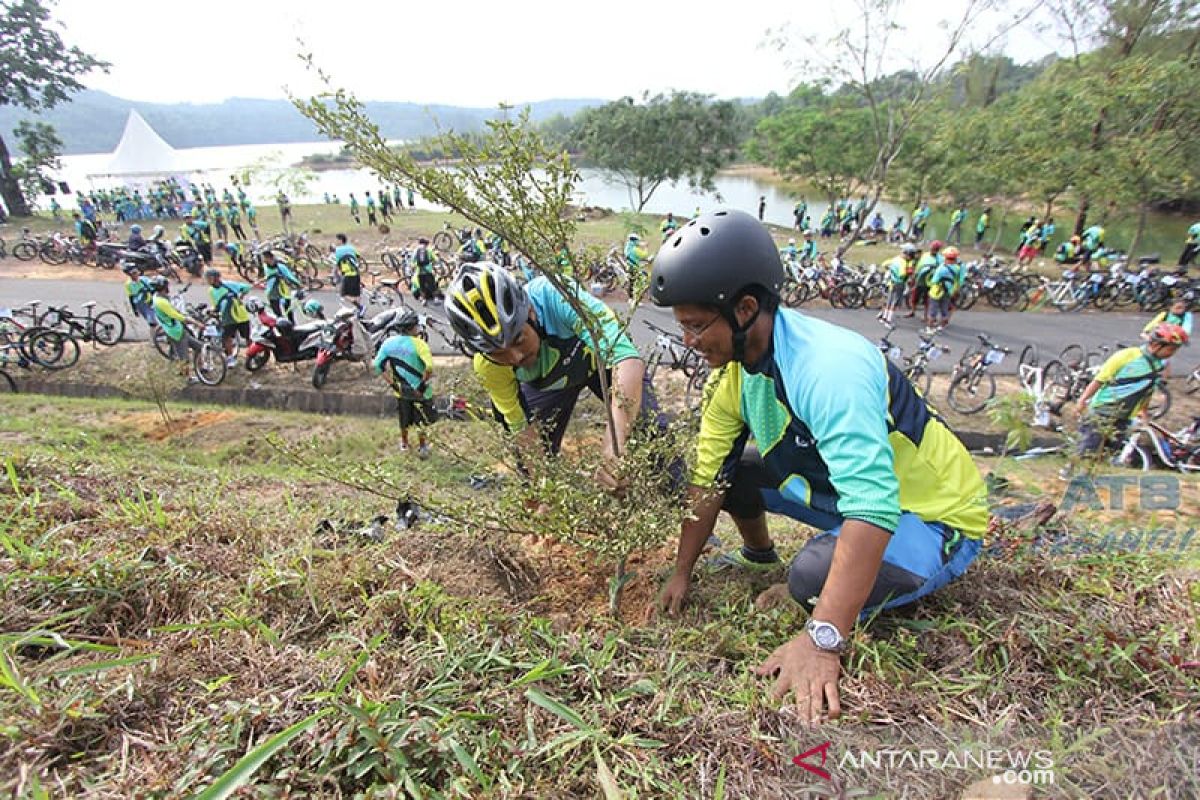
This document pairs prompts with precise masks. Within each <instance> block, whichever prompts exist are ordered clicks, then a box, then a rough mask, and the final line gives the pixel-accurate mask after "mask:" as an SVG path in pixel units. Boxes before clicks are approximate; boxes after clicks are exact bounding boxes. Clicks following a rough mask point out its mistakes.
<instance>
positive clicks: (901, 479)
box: [650, 211, 988, 722]
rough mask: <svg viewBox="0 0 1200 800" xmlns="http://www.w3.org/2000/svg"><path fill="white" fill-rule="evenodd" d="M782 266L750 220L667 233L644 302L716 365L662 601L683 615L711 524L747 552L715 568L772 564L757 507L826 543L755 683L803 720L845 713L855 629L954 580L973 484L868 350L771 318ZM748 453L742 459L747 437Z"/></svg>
mask: <svg viewBox="0 0 1200 800" xmlns="http://www.w3.org/2000/svg"><path fill="white" fill-rule="evenodd" d="M782 284H783V267H782V265H781V264H780V263H779V251H778V250H777V249H776V248H775V243H774V241H773V240H772V238H771V235H770V233H769V232H768V231H767V230H766V228H765V227H763V226H762V225H761V224H760V223H759V222H758V221H757V220H755V219H754V218H753V217H752V216H750V215H748V214H745V213H742V212H739V211H718V212H716V213H713V214H707V215H705V216H703V217H701V218H700V219H698V220H694V221H692V222H690V223H688V224H687V225H685V226H684V227H683V228H681V229H680V230H679V232H678V233H676V234H675V236H674V238H673V239H672V246H671V247H668V248H664V250H663V252H662V253H660V254H659V256H658V258H657V259H656V261H655V264H654V270H653V273H652V274H651V278H650V291H651V293H652V297H653V299H654V301H655V303H656V304H658V305H660V306H670V307H672V310H673V312H674V314H675V319H676V320H677V322H678V323H679V326H680V328H681V329H682V330H683V334H684V342H685V344H686V345H687V346H689V347H693V348H695V349H696V350H697V351H698V352H699V353H700V354H701V355H702V356H703V357H704V358H705V359H706V360H707V362H708V363H709V365H710V366H711V367H712V368H713V370H714V372H713V376H712V377H711V378H710V380H709V383H708V385H707V386H706V387H705V399H704V404H703V407H702V411H701V423H700V432H699V436H698V441H697V451H696V459H695V462H694V466H693V470H692V475H691V481H690V482H691V488H690V490H689V495H688V496H689V500H690V503H691V515H690V517H689V518H688V519H687V520H686V521H685V522H684V523H683V525H682V528H681V532H680V542H679V550H678V554H677V557H676V562H675V571H674V573H673V574H672V576H671V577H670V579H668V581H667V583H666V584H665V586H664V587H663V591H662V593H661V595H660V597H659V601H658V604H659V606H660V607H662V608H665V609H666V610H668V611H669V612H672V613H675V612H677V611H678V610H679V609H680V608H681V607H682V604H683V602H684V599H685V597H686V595H687V593H688V589H689V585H690V580H691V573H692V568H693V567H694V566H695V564H696V561H697V559H698V558H699V556H700V553H701V550H702V548H703V547H704V545H705V542H706V541H707V540H708V537H709V536H710V535H711V533H712V530H713V526H714V524H715V523H716V520H717V516H718V514H719V512H720V511H721V510H722V509H723V510H725V511H726V512H728V513H729V514H730V516H731V517H732V518H733V520H734V522H735V524H736V525H737V527H738V531H739V532H740V534H741V536H742V540H743V546H742V548H741V549H740V550H738V551H735V552H734V553H731V554H727V555H726V556H725V557H723V558H722V559H721V561H722V562H724V563H726V564H736V565H739V566H742V567H746V568H749V569H751V570H770V569H773V568H774V567H775V566H776V565H778V564H780V563H781V562H780V558H779V556H778V554H777V553H776V552H775V546H774V543H773V542H772V540H771V536H770V534H769V532H768V530H767V518H766V513H765V512H766V511H772V512H775V513H779V514H784V515H787V516H790V517H792V518H793V519H797V520H800V521H802V522H804V523H806V524H808V525H811V526H813V527H816V528H818V529H823V530H824V533H821V534H818V535H817V536H815V537H814V538H812V539H811V540H810V541H809V542H808V543H807V544H806V545H805V546H804V547H803V548H802V549H801V551H800V552H799V554H797V555H796V557H795V558H794V559H793V561H792V562H791V566H790V568H789V570H788V588H789V591H790V594H791V596H792V597H793V598H794V599H795V600H796V601H797V602H799V603H801V604H804V605H805V606H807V607H809V608H811V609H812V611H811V617H810V619H809V621H808V623H807V624H806V626H805V632H804V633H802V634H800V635H799V636H797V637H796V638H795V639H793V640H792V641H791V642H789V643H787V644H785V645H783V646H782V647H780V648H779V649H777V650H776V651H775V652H774V654H773V655H771V657H770V658H768V659H767V660H766V662H765V663H764V664H762V666H760V667H759V670H758V671H759V674H762V675H768V674H777V675H778V679H777V681H776V683H775V694H776V696H783V695H786V694H787V693H788V692H789V691H794V692H795V694H796V700H797V704H798V707H799V711H800V714H801V715H802V717H803V718H804V719H805V720H806V721H811V722H816V721H818V720H819V719H821V718H822V716H823V712H824V710H825V708H826V704H828V716H829V717H830V718H833V717H836V716H838V715H839V713H840V704H839V701H838V693H837V684H838V679H839V674H840V669H841V664H840V658H839V654H840V653H841V652H842V651H843V650H844V649H845V646H846V640H847V637H848V636H849V634H850V630H851V628H852V626H853V625H854V623H855V621H856V620H860V619H862V618H863V617H864V616H865V615H866V614H869V613H872V612H874V611H875V610H877V609H881V608H892V607H897V606H901V605H905V604H908V603H911V602H912V601H914V600H916V599H918V598H920V597H923V596H925V595H927V594H929V593H931V592H933V591H936V590H938V589H940V588H941V587H943V586H945V585H946V584H948V583H949V582H950V581H952V580H954V579H956V578H958V577H959V576H961V575H962V574H963V573H964V572H965V571H966V569H967V567H968V565H969V564H970V563H971V562H972V561H973V560H974V558H975V557H976V555H978V553H979V549H980V540H981V538H982V536H983V534H984V531H985V530H986V528H987V520H988V512H987V502H986V500H987V496H986V490H985V488H984V484H983V480H982V478H981V477H980V475H979V471H978V469H977V468H976V467H975V463H974V462H973V461H972V460H971V456H970V455H969V454H968V453H967V450H966V448H965V447H964V446H963V445H962V443H961V442H960V441H959V440H958V439H957V438H956V437H955V435H954V434H953V433H952V432H951V431H950V429H949V428H948V427H947V426H946V424H945V423H944V422H943V421H942V420H941V419H940V418H939V417H938V416H937V414H936V412H935V411H934V410H933V409H932V408H931V407H930V406H928V405H927V404H926V403H925V401H924V400H923V399H922V398H921V397H920V395H919V394H918V393H917V392H916V390H915V389H914V388H913V387H912V385H911V384H910V383H909V382H908V380H907V379H906V378H905V377H904V374H903V373H902V372H901V371H900V370H899V368H897V367H896V366H895V365H894V364H891V363H889V362H888V361H887V359H885V358H884V356H883V354H882V353H880V352H879V349H878V348H877V347H876V346H875V345H874V344H872V343H871V342H869V341H867V340H866V339H865V338H863V337H862V336H859V335H858V334H857V333H854V332H852V331H850V330H847V329H845V328H841V327H839V326H836V325H832V324H830V323H827V322H824V321H821V320H818V319H814V318H811V317H806V316H804V315H802V314H800V313H799V312H797V311H794V310H792V309H786V308H783V309H781V308H779V291H780V287H781V286H782ZM751 439H753V440H754V442H755V446H754V447H750V446H749V442H750V440H751Z"/></svg>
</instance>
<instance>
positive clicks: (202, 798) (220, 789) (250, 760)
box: [196, 708, 333, 800]
mask: <svg viewBox="0 0 1200 800" xmlns="http://www.w3.org/2000/svg"><path fill="white" fill-rule="evenodd" d="M332 710H333V709H332V708H323V709H321V710H320V711H318V712H317V713H315V714H313V715H311V716H308V717H305V718H304V719H302V720H300V721H299V722H297V723H296V724H295V725H292V726H291V727H290V728H286V729H284V730H282V731H280V732H279V733H277V734H275V735H274V736H272V737H271V738H270V739H267V741H265V742H263V743H262V744H260V745H259V746H258V747H256V748H254V749H253V750H251V751H250V752H249V753H247V754H246V755H244V756H242V757H241V758H240V759H238V762H237V763H236V764H234V765H233V766H232V767H231V768H230V769H229V771H228V772H226V773H225V774H224V775H222V776H221V777H219V778H217V780H216V782H215V783H213V785H212V786H210V787H208V788H207V789H205V790H204V791H203V792H201V793H200V794H198V795H196V800H224V798H226V797H229V796H231V795H232V794H233V793H234V792H236V791H237V790H238V789H240V788H241V787H242V786H245V785H246V784H247V783H248V782H249V781H250V778H252V777H253V776H254V773H255V772H256V771H257V770H258V768H259V767H261V766H262V765H263V764H265V763H266V762H267V760H268V759H270V758H271V756H273V755H275V754H276V753H278V752H279V751H280V750H282V749H283V748H285V747H287V745H288V742H290V741H292V739H295V738H296V737H297V736H299V735H300V734H302V733H304V732H305V731H307V730H308V729H309V728H311V727H312V726H313V725H315V724H316V723H317V721H318V720H319V719H321V717H323V716H325V715H326V714H328V713H329V712H330V711H332Z"/></svg>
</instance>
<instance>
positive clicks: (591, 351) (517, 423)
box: [445, 262, 657, 488]
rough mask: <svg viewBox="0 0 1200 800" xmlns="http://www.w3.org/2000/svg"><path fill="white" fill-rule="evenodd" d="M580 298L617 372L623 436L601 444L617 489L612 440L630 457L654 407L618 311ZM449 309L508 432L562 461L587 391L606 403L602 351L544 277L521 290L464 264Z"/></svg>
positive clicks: (615, 407)
mask: <svg viewBox="0 0 1200 800" xmlns="http://www.w3.org/2000/svg"><path fill="white" fill-rule="evenodd" d="M571 285H574V284H571ZM576 298H577V299H578V301H579V302H580V303H582V304H583V306H584V307H586V308H587V309H589V310H590V311H591V313H592V314H593V315H594V316H595V319H596V321H597V324H598V327H599V329H600V341H599V343H598V344H599V349H600V351H601V352H602V353H603V355H604V361H605V366H606V367H607V368H608V370H609V371H610V372H609V374H610V382H609V384H610V389H611V393H612V412H613V413H612V417H613V421H614V422H615V426H616V429H615V431H608V432H606V434H605V436H604V455H605V458H606V460H608V461H609V462H610V464H609V466H608V467H607V468H606V470H605V474H604V475H600V476H598V477H599V478H600V479H601V481H602V482H603V483H605V484H606V485H609V486H610V488H615V481H612V480H611V474H612V467H613V464H612V463H611V462H612V460H613V459H614V453H613V450H612V438H613V437H612V434H613V433H615V434H616V441H617V447H618V449H619V450H620V451H624V448H625V442H626V440H627V439H628V438H629V434H630V431H631V430H632V429H633V426H634V423H635V421H636V420H637V417H638V415H639V410H642V411H646V410H650V411H653V410H655V409H656V406H657V403H656V402H655V399H654V395H653V392H652V391H651V390H650V387H649V386H643V383H644V379H645V374H646V365H645V363H644V362H643V361H642V358H641V356H640V355H639V354H638V351H637V348H636V347H634V345H633V342H632V341H630V339H629V336H628V335H626V334H625V333H624V332H623V331H622V330H621V327H620V324H619V322H618V321H617V318H616V315H615V314H613V312H612V309H610V308H609V307H608V306H606V305H605V304H604V303H603V302H601V301H600V300H598V299H596V298H595V297H593V296H592V295H590V294H588V293H587V292H585V291H583V289H582V288H580V289H578V291H577V292H576ZM445 308H446V316H447V317H448V318H449V320H450V324H451V325H452V326H453V327H454V330H455V331H456V332H457V333H458V335H459V336H460V337H461V338H462V339H463V341H464V342H465V343H466V345H467V347H468V348H469V349H470V350H472V351H473V352H474V353H475V358H474V368H475V374H476V375H477V376H478V377H479V380H480V382H481V383H483V386H484V388H485V389H487V391H488V394H489V395H490V396H491V400H492V404H493V405H494V407H495V409H496V411H497V412H498V414H499V415H500V417H501V418H502V419H503V421H504V423H505V425H506V426H507V427H508V428H509V430H514V431H520V430H529V431H531V432H530V433H529V436H531V437H532V436H535V435H536V434H534V433H532V431H534V430H539V431H540V432H541V434H542V437H543V442H544V444H545V446H546V447H547V448H548V449H549V450H550V452H552V453H557V452H558V450H559V448H560V447H561V445H562V440H563V434H564V433H565V432H566V429H567V423H568V421H569V420H570V418H571V413H572V411H573V410H574V408H575V403H576V401H577V400H578V399H579V394H580V392H582V391H583V389H584V388H585V387H586V388H588V389H590V390H591V391H592V393H593V394H595V395H596V396H597V397H600V396H601V391H600V375H599V372H598V371H597V364H596V350H597V342H595V341H593V339H592V335H591V334H590V333H589V332H588V330H587V326H586V325H585V324H584V322H583V320H582V319H580V317H579V315H578V313H577V312H576V311H575V309H573V308H572V307H571V304H570V303H568V302H567V298H566V297H564V296H563V295H562V294H561V293H560V292H559V290H558V289H556V288H555V287H554V286H553V285H552V284H551V283H550V281H549V279H547V278H546V277H545V276H540V277H536V278H534V279H533V280H531V281H529V283H528V284H526V285H525V286H524V287H522V286H521V284H519V283H518V282H517V280H516V279H515V278H514V277H513V276H512V275H511V274H509V273H508V271H506V270H505V269H503V268H502V267H499V266H497V265H496V264H493V263H490V262H481V263H478V264H464V265H463V267H462V268H461V270H460V271H459V273H458V275H457V276H456V277H455V279H454V280H453V281H452V282H451V284H450V286H449V287H447V290H446V300H445ZM531 422H532V423H535V424H534V425H530V424H529V423H531Z"/></svg>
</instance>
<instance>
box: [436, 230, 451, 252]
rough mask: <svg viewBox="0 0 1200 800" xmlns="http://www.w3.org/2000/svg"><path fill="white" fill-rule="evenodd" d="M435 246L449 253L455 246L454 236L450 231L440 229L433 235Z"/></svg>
mask: <svg viewBox="0 0 1200 800" xmlns="http://www.w3.org/2000/svg"><path fill="white" fill-rule="evenodd" d="M433 248H434V249H435V250H438V251H439V252H442V253H449V252H450V251H451V250H452V249H453V248H454V238H453V237H452V236H451V235H450V231H438V232H437V233H435V234H434V235H433Z"/></svg>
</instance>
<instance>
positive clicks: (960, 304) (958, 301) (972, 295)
mask: <svg viewBox="0 0 1200 800" xmlns="http://www.w3.org/2000/svg"><path fill="white" fill-rule="evenodd" d="M978 300H979V291H978V290H977V289H976V288H975V286H974V285H973V284H970V283H968V284H964V285H963V287H962V289H960V290H959V292H958V296H957V297H955V298H954V307H955V308H957V309H959V310H960V311H969V310H970V309H971V307H972V306H974V305H975V303H976V301H978Z"/></svg>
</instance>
